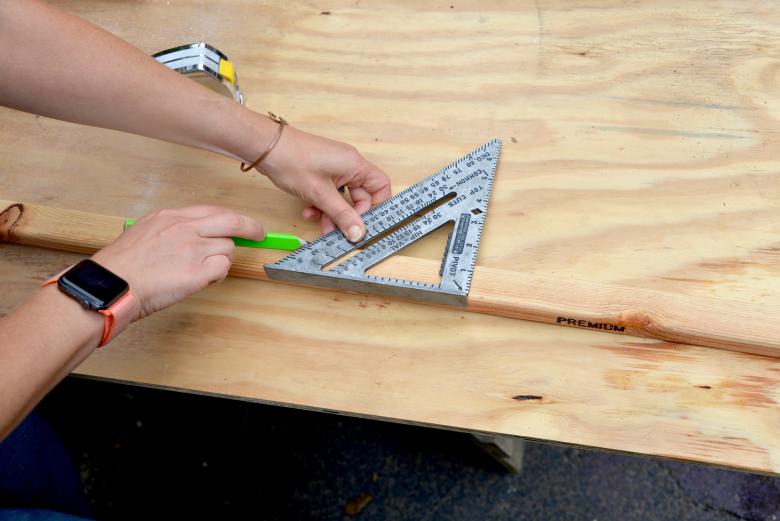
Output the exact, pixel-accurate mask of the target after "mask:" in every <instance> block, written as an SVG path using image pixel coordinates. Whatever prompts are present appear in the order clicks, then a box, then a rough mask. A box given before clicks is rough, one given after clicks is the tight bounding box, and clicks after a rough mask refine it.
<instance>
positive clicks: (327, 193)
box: [259, 126, 391, 242]
mask: <svg viewBox="0 0 780 521" xmlns="http://www.w3.org/2000/svg"><path fill="white" fill-rule="evenodd" d="M259 168H261V169H262V170H261V171H262V172H263V173H264V174H266V175H267V176H268V177H269V178H270V179H271V181H272V182H273V183H274V184H275V185H276V186H278V187H279V188H281V189H282V190H284V191H285V192H288V193H290V194H293V195H296V196H298V197H300V198H301V199H303V200H304V201H305V202H307V203H309V204H310V205H311V206H309V207H307V208H305V209H304V210H303V217H304V219H310V220H311V219H320V220H321V225H322V232H323V233H328V232H330V231H332V230H333V229H335V228H336V227H338V228H339V229H340V230H341V231H342V232H343V233H344V235H345V236H346V237H347V239H349V240H350V241H352V242H357V241H359V240H360V239H362V238H363V236H364V235H365V233H366V227H365V224H364V223H363V219H362V218H361V217H360V214H362V213H363V212H365V211H366V210H368V209H369V208H371V206H373V205H375V204H378V203H381V202H382V201H384V200H386V199H387V198H388V197H390V193H391V192H390V179H389V178H388V177H387V175H386V174H385V173H384V172H383V171H382V170H380V169H379V168H378V167H376V166H375V165H373V164H371V163H370V162H368V161H367V160H366V159H365V158H364V157H363V156H362V155H360V153H359V152H358V151H357V149H355V147H353V146H351V145H347V144H346V143H341V142H339V141H333V140H331V139H327V138H324V137H321V136H315V135H313V134H309V133H307V132H303V131H301V130H298V129H296V128H294V127H291V126H287V127H285V129H284V132H283V134H282V137H281V138H280V139H279V142H278V143H277V145H276V147H275V148H274V149H273V150H272V151H271V153H270V154H269V155H268V157H267V158H266V159H265V160H263V162H262V164H261V165H259ZM342 186H345V187H347V189H348V190H349V197H350V199H351V200H352V205H350V203H349V202H347V200H346V199H345V198H344V196H343V195H342V194H341V193H340V192H339V191H338V189H339V188H340V187H342ZM353 205H354V206H353Z"/></svg>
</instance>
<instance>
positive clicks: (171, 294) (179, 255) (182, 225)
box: [93, 206, 265, 319]
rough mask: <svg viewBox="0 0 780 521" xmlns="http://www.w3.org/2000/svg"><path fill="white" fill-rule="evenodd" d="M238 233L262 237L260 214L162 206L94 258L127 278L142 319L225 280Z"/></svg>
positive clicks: (247, 236) (221, 209)
mask: <svg viewBox="0 0 780 521" xmlns="http://www.w3.org/2000/svg"><path fill="white" fill-rule="evenodd" d="M233 236H235V237H243V238H246V239H252V240H262V239H263V238H264V237H265V232H264V231H263V228H262V226H260V224H258V223H257V221H255V220H254V219H252V218H250V217H246V216H244V215H240V214H237V213H235V212H232V211H230V210H227V209H224V208H219V207H215V206H192V207H189V208H179V209H175V210H160V211H157V212H154V213H152V214H149V215H147V216H145V217H143V218H141V219H139V220H138V221H137V222H136V223H135V224H134V225H133V227H132V228H130V229H128V230H126V231H125V232H124V233H122V235H120V236H119V237H118V238H117V239H116V240H115V241H114V242H113V243H111V244H109V245H108V246H106V247H105V248H103V249H102V250H100V251H99V252H97V253H96V254H95V255H94V256H93V259H94V260H95V262H97V263H99V264H100V265H102V266H104V267H105V268H107V269H109V270H110V271H112V272H113V273H115V274H116V275H118V276H119V277H122V278H123V279H125V281H127V283H128V284H129V285H130V288H131V289H132V291H133V293H134V294H135V297H136V300H137V301H138V302H139V304H140V306H139V310H138V316H137V317H136V319H138V318H143V317H145V316H147V315H150V314H152V313H154V312H155V311H159V310H161V309H163V308H166V307H168V306H170V305H171V304H174V303H175V302H177V301H179V300H181V299H183V298H185V297H188V296H190V295H192V294H193V293H196V292H198V291H200V290H201V289H203V288H204V287H206V286H207V285H208V284H210V283H213V282H221V281H222V280H223V279H224V278H225V277H226V276H227V273H228V270H229V269H230V265H231V263H232V260H233V252H234V251H235V245H234V244H233V241H232V240H231V239H230V237H233Z"/></svg>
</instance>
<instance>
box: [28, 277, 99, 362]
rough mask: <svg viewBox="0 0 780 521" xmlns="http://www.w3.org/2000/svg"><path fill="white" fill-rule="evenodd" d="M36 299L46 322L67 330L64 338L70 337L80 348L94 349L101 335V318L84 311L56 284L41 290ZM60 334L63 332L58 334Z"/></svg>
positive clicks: (91, 312) (96, 314) (93, 313)
mask: <svg viewBox="0 0 780 521" xmlns="http://www.w3.org/2000/svg"><path fill="white" fill-rule="evenodd" d="M36 298H38V299H40V300H42V301H43V305H42V306H40V309H45V310H46V311H45V313H46V318H47V321H49V322H51V323H54V324H59V327H64V328H68V332H67V334H66V336H69V337H72V338H73V340H74V341H75V342H76V343H77V344H78V345H80V346H89V347H90V348H92V349H94V348H96V347H97V346H98V344H99V343H100V338H101V337H102V335H103V317H102V316H101V315H100V314H98V313H95V312H94V311H89V310H87V309H84V307H82V306H81V304H79V303H78V302H76V301H75V300H73V299H72V298H70V297H69V296H68V295H65V294H64V293H63V292H62V291H60V290H59V289H58V288H57V286H56V284H53V285H50V286H46V287H44V288H41V289H40V290H39V291H38V294H37V295H36ZM60 333H61V334H63V333H65V332H62V331H61V332H60Z"/></svg>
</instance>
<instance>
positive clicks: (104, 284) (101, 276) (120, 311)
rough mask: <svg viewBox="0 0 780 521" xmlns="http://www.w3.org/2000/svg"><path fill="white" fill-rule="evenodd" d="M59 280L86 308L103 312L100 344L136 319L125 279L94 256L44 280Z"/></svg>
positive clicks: (49, 283) (59, 284)
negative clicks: (92, 258) (101, 263)
mask: <svg viewBox="0 0 780 521" xmlns="http://www.w3.org/2000/svg"><path fill="white" fill-rule="evenodd" d="M55 283H56V284H57V287H58V288H59V290H60V291H62V292H63V293H65V294H66V295H68V296H69V297H71V298H73V299H75V300H76V301H77V302H79V303H80V304H81V305H82V306H83V307H84V308H85V309H89V310H94V311H97V312H98V313H100V314H101V315H103V316H104V321H103V335H102V337H101V338H100V344H99V345H98V347H103V346H104V345H106V344H107V343H108V342H110V341H111V339H112V338H114V337H115V336H116V335H118V334H119V333H120V332H122V331H123V330H124V329H125V328H126V327H127V326H128V324H130V322H131V321H132V319H133V314H134V313H135V310H136V306H135V298H134V297H133V293H132V291H130V286H129V285H128V284H127V282H125V280H124V279H122V278H121V277H118V276H117V275H115V274H114V273H111V272H110V271H108V270H107V269H106V268H104V267H103V266H101V265H100V264H98V263H97V262H95V261H93V260H91V259H84V260H83V261H81V262H79V263H78V264H76V265H74V266H71V267H70V268H67V269H66V270H65V271H63V272H61V273H58V274H57V275H55V276H53V277H52V278H50V279H49V280H47V281H46V282H44V283H43V285H42V287H46V286H50V285H52V284H55Z"/></svg>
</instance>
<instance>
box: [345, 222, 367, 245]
mask: <svg viewBox="0 0 780 521" xmlns="http://www.w3.org/2000/svg"><path fill="white" fill-rule="evenodd" d="M362 238H363V230H361V229H360V226H357V225H354V226H352V227H350V229H349V231H348V232H347V239H349V240H350V241H351V242H358V241H359V240H360V239H362Z"/></svg>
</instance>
